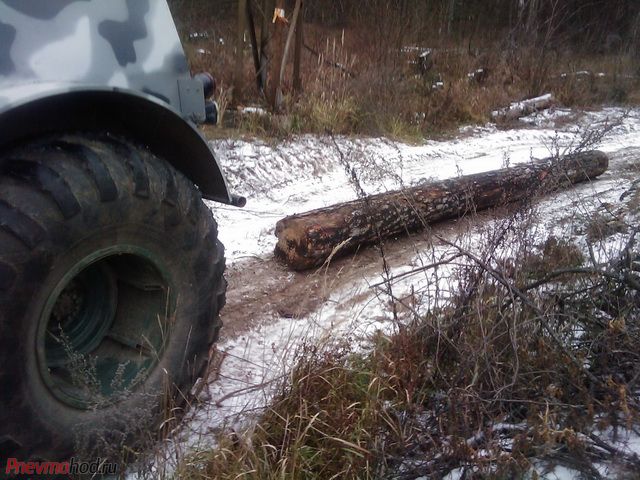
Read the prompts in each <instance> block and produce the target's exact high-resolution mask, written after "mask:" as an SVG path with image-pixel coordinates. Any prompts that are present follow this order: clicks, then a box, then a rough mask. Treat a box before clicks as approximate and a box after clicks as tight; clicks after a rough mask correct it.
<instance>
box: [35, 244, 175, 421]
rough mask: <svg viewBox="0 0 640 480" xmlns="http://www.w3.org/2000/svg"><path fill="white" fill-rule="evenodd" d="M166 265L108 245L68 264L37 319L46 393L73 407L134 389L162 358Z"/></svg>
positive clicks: (167, 308)
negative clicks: (50, 393)
mask: <svg viewBox="0 0 640 480" xmlns="http://www.w3.org/2000/svg"><path fill="white" fill-rule="evenodd" d="M168 271H169V269H168V268H166V265H165V264H164V262H162V261H161V259H159V258H157V257H155V256H153V255H152V254H151V253H150V252H149V251H147V250H145V249H141V248H138V247H133V246H126V245H124V246H114V247H110V248H108V249H105V250H101V251H98V252H95V253H93V254H92V255H89V256H87V257H85V258H83V259H82V260H80V261H79V262H77V263H76V264H74V265H73V267H72V268H70V269H69V270H68V271H67V273H66V274H65V275H64V276H63V278H62V279H61V280H60V281H59V282H58V283H57V285H56V287H55V288H54V289H53V290H52V291H51V293H50V294H49V296H48V298H47V301H46V302H45V306H44V308H43V310H42V313H41V315H40V317H39V322H38V331H37V345H36V350H37V351H36V353H37V357H38V363H39V368H40V372H41V374H42V377H43V380H44V382H45V384H46V385H47V386H48V387H49V390H50V391H51V392H52V393H53V394H54V395H55V396H56V397H57V398H58V399H60V400H62V401H63V402H64V403H66V404H68V405H70V406H73V407H77V408H85V409H88V408H96V407H101V406H105V405H108V404H111V403H113V402H114V401H117V400H118V399H121V398H123V397H124V396H126V395H129V394H131V393H132V392H134V391H135V390H136V389H137V388H138V387H140V385H142V384H143V383H144V382H145V380H146V379H147V378H148V376H149V375H150V373H151V372H152V370H153V369H154V367H155V366H156V365H157V363H158V361H159V359H160V358H161V356H162V352H163V350H164V347H165V345H166V343H167V340H168V337H169V333H170V319H171V317H172V312H173V309H174V306H175V305H174V302H173V299H172V296H173V295H172V293H171V292H172V288H171V284H170V281H169V277H168V275H167V272H168Z"/></svg>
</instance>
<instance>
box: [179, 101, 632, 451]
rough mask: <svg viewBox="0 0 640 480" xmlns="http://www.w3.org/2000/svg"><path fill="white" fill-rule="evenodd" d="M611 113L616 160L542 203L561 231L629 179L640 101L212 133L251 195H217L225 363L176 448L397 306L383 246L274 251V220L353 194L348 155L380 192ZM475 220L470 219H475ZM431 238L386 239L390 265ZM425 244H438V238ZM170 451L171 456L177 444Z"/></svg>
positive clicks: (548, 146)
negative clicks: (408, 128)
mask: <svg viewBox="0 0 640 480" xmlns="http://www.w3.org/2000/svg"><path fill="white" fill-rule="evenodd" d="M613 122H619V125H618V126H617V127H616V128H614V129H613V130H612V131H611V132H610V133H609V135H608V136H607V137H606V138H605V139H604V141H603V142H602V143H601V144H599V145H598V148H599V149H601V150H603V151H605V152H608V153H612V154H613V155H612V164H611V169H610V171H609V172H607V173H606V174H605V175H603V176H602V177H601V179H599V180H598V181H596V182H594V183H591V184H583V185H580V186H578V187H576V188H574V189H571V190H570V191H567V192H560V193H558V194H555V195H553V196H552V197H549V198H548V199H544V200H542V201H541V202H540V204H539V210H540V212H541V218H542V219H543V221H542V224H541V229H543V230H545V231H546V232H555V233H559V234H562V232H566V230H567V228H571V225H567V218H568V216H571V215H574V216H576V217H577V216H580V215H581V214H583V213H588V212H589V211H590V209H597V208H598V206H599V205H602V204H603V203H604V202H615V201H617V199H619V197H620V195H621V193H622V192H624V191H625V188H627V187H628V185H629V184H630V183H631V180H630V179H629V176H628V175H626V176H625V175H621V173H620V172H622V171H624V170H625V169H626V168H627V167H628V164H629V163H633V162H636V158H637V156H636V155H635V154H634V153H633V152H635V149H637V148H640V110H632V111H629V112H625V111H623V110H620V109H615V108H610V109H604V110H601V111H598V112H591V113H584V114H580V115H577V114H574V113H572V112H569V111H564V110H561V111H556V112H554V113H549V112H543V113H541V114H537V115H535V116H532V117H528V118H527V119H525V123H523V126H522V127H521V128H518V129H511V130H499V129H497V128H496V127H495V126H493V125H489V126H485V127H475V128H466V129H462V130H461V131H460V133H459V135H457V136H456V137H455V138H453V139H451V140H446V141H445V140H443V141H426V142H425V143H424V144H421V145H407V144H403V143H396V142H391V141H388V140H385V139H377V138H373V139H347V138H335V139H333V138H329V137H323V138H319V137H314V136H301V137H298V138H294V139H291V140H287V141H283V142H281V143H278V144H267V143H265V142H262V141H253V140H252V141H240V140H228V141H225V140H217V141H213V142H211V144H212V147H213V148H214V150H215V151H216V153H217V155H218V157H219V160H220V162H221V164H222V166H223V168H224V170H225V172H226V174H227V175H228V178H229V183H230V186H231V188H232V190H233V191H234V193H239V194H242V195H245V196H247V197H248V203H247V206H246V208H244V209H236V208H233V207H226V206H220V205H215V204H211V208H212V210H213V212H214V215H215V217H216V218H217V220H218V223H219V227H220V235H221V240H222V241H223V243H224V244H225V246H226V251H227V259H228V260H227V264H228V266H229V270H228V276H229V280H230V290H229V293H228V297H229V302H228V304H227V307H226V308H225V310H224V312H223V321H224V322H225V323H226V324H228V325H229V328H227V329H223V333H222V337H221V340H220V342H219V345H218V351H219V355H218V358H219V360H220V361H221V363H220V365H219V368H218V369H217V371H216V372H215V375H214V376H215V378H211V379H210V382H209V385H208V388H206V389H205V390H204V392H203V396H202V397H203V398H202V400H203V402H202V404H201V405H200V406H199V407H198V408H196V409H195V410H194V411H192V412H191V413H190V414H189V418H188V419H187V420H186V422H185V423H184V425H183V427H182V428H181V430H180V432H179V433H178V434H177V435H176V436H175V437H174V438H172V439H171V440H169V444H168V449H169V450H175V449H179V450H180V451H182V452H184V451H185V450H188V449H193V448H199V447H210V445H211V441H212V438H213V435H215V433H216V432H220V431H223V430H224V429H227V428H233V429H236V430H240V429H242V428H244V427H245V426H246V425H248V424H250V423H251V419H252V418H255V414H256V413H258V412H259V411H260V408H261V407H263V406H264V405H266V403H267V402H268V400H269V398H270V396H271V394H272V392H273V385H274V383H273V382H274V380H277V379H278V378H281V377H282V376H283V375H286V372H287V369H288V367H289V366H290V364H291V361H292V359H293V358H294V357H295V351H296V349H297V348H299V346H300V345H301V344H303V343H304V342H323V341H326V340H328V339H332V338H333V339H335V338H351V339H353V341H354V342H360V341H362V342H364V343H363V348H364V345H365V344H366V341H365V340H364V336H365V334H366V333H369V332H372V331H374V330H376V329H386V328H391V322H389V314H387V313H384V312H386V311H387V310H388V309H386V308H381V303H383V302H385V301H386V300H387V299H385V298H382V297H381V296H380V295H379V292H378V291H377V290H376V289H373V288H371V285H372V284H375V283H377V282H379V281H380V280H381V268H380V261H379V258H378V257H377V254H376V253H375V252H361V254H359V255H358V256H357V257H356V258H354V259H345V260H343V261H341V262H340V263H339V264H338V265H334V266H332V268H331V269H326V270H321V271H317V272H311V273H307V274H294V273H292V272H287V271H286V270H285V269H284V267H282V266H280V265H278V264H277V262H275V261H274V259H273V258H272V257H273V253H272V252H273V248H274V246H275V243H276V238H275V236H274V233H273V232H274V227H275V223H276V222H277V221H278V220H279V219H280V218H282V217H284V216H287V215H291V214H294V213H297V212H303V211H307V210H311V209H314V208H319V207H323V206H327V205H330V204H334V203H337V202H341V201H347V200H352V199H354V198H356V197H357V194H356V190H355V189H354V188H353V185H352V184H351V183H350V181H349V177H348V175H347V174H346V173H345V169H344V159H346V160H347V161H348V162H349V163H350V164H351V165H352V166H354V168H355V169H356V171H357V172H358V175H359V177H360V181H361V183H362V185H363V187H364V189H365V191H366V192H367V193H375V192H379V191H384V190H388V189H396V188H399V187H401V186H407V185H413V184H415V183H418V182H420V181H422V180H424V179H428V178H433V179H443V178H449V177H454V176H457V175H460V174H471V173H478V172H483V171H488V170H493V169H497V168H502V167H504V166H506V165H512V164H516V163H521V162H527V161H529V160H530V159H531V158H542V157H548V156H550V155H551V154H553V153H555V152H556V150H557V149H558V148H560V149H561V150H562V149H564V148H570V147H571V146H572V145H575V144H576V142H578V141H579V139H580V137H581V135H582V137H584V131H588V130H589V129H594V128H595V129H597V128H602V127H604V126H606V125H609V124H611V123H613ZM580 132H583V133H582V134H581V133H580ZM341 156H342V160H341ZM590 205H591V206H590ZM558 218H563V219H564V221H563V223H562V224H560V223H559V222H555V221H554V219H558ZM483 219H484V220H483ZM483 221H490V217H489V216H485V217H482V216H481V217H480V218H479V220H478V221H476V227H478V225H480V224H481V223H482V222H483ZM569 223H570V221H569ZM476 227H474V226H473V224H471V227H469V228H471V229H472V230H473V229H474V228H476ZM438 228H440V230H441V233H442V234H443V235H445V236H447V235H449V236H459V235H460V230H459V229H458V228H456V226H455V222H449V223H447V224H445V225H443V226H441V227H438ZM478 228H480V227H478ZM425 246H426V242H425V241H424V240H423V239H421V238H420V237H416V238H411V239H402V240H399V241H398V242H396V243H394V244H393V245H391V244H390V246H389V251H388V252H387V253H388V255H389V261H390V264H391V268H392V273H393V274H395V275H397V274H399V273H402V272H406V271H408V270H410V269H412V268H415V267H416V266H419V265H420V264H421V263H422V262H426V261H427V260H428V259H427V258H426V257H425V255H426V254H425V253H424V251H423V248H424V247H425ZM442 251H444V247H443V250H442ZM442 251H441V252H439V253H442ZM428 255H431V256H433V255H434V249H433V248H431V250H430V252H428ZM431 258H432V257H431ZM430 281H431V279H429V278H426V277H425V276H422V277H420V276H418V277H416V276H407V277H404V278H403V279H401V280H398V282H397V283H396V285H395V289H396V290H395V295H398V296H402V295H404V294H406V293H407V292H409V291H413V290H415V287H416V284H420V283H421V284H423V285H424V284H425V282H426V283H428V282H430ZM307 295H308V296H313V297H314V299H315V301H313V302H310V303H309V304H308V305H306V307H305V308H303V309H300V310H298V311H297V313H295V314H289V313H290V312H291V311H292V308H291V307H290V306H289V307H287V308H284V307H283V304H284V303H287V302H285V301H284V299H283V297H286V296H288V297H289V298H288V303H287V305H290V304H293V305H296V306H300V305H302V304H304V303H305V297H306V296H307ZM285 311H286V312H285ZM292 317H293V318H292ZM168 457H173V458H175V454H174V455H168Z"/></svg>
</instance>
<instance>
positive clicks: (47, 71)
mask: <svg viewBox="0 0 640 480" xmlns="http://www.w3.org/2000/svg"><path fill="white" fill-rule="evenodd" d="M0 19H1V20H0V90H2V89H4V90H5V92H7V91H8V87H15V86H17V85H22V86H23V85H25V84H33V83H45V82H56V83H60V82H64V83H71V84H81V85H95V86H103V87H104V86H109V87H120V88H128V89H133V90H138V91H141V92H145V93H147V94H150V95H153V96H155V97H157V98H160V99H162V100H164V101H165V102H167V103H170V104H171V105H172V106H173V107H174V108H175V109H176V110H180V97H179V92H178V79H180V78H183V79H184V78H189V68H188V65H187V61H186V58H185V55H184V52H183V50H182V45H181V44H180V39H179V37H178V33H177V31H176V29H175V26H174V23H173V19H172V18H171V12H170V11H169V7H168V5H167V3H166V1H164V0H108V1H107V0H0ZM10 100H11V99H9V98H7V96H6V95H0V111H1V110H2V107H3V106H6V103H10ZM2 103H5V105H2Z"/></svg>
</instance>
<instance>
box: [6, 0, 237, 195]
mask: <svg viewBox="0 0 640 480" xmlns="http://www.w3.org/2000/svg"><path fill="white" fill-rule="evenodd" d="M203 93H204V92H203V85H202V82H200V81H199V80H197V79H194V78H192V77H191V74H190V71H189V66H188V63H187V59H186V57H185V54H184V51H183V49H182V45H181V43H180V38H179V36H178V32H177V31H176V28H175V25H174V22H173V19H172V17H171V12H170V11H169V7H168V5H167V3H166V2H165V1H152V0H135V1H134V0H128V1H126V0H114V1H109V2H100V1H88V0H49V1H39V0H29V1H22V0H4V1H2V2H0V132H2V134H1V136H0V148H2V147H3V146H5V145H8V144H11V143H15V142H19V141H23V140H24V139H25V138H28V137H29V136H31V137H33V136H39V135H42V134H44V133H52V132H56V131H73V130H86V129H92V128H100V129H104V130H109V131H114V132H115V133H118V132H124V133H126V134H128V135H133V136H135V137H136V138H138V139H140V140H141V141H144V142H145V143H146V144H147V145H148V146H149V147H150V148H151V149H152V150H153V151H155V152H156V153H158V154H160V155H161V156H164V157H166V158H171V159H175V162H176V164H175V165H174V166H175V167H176V168H178V169H179V170H180V171H182V172H184V173H185V175H187V177H188V178H190V179H191V180H192V181H193V182H194V183H196V184H197V185H198V186H199V188H200V190H201V191H202V193H203V196H204V197H205V198H208V199H211V200H215V201H219V202H222V203H233V199H232V197H231V195H230V194H229V191H228V188H227V185H226V182H225V179H224V176H223V174H222V171H221V169H220V166H219V164H218V162H217V160H216V159H215V157H214V156H213V153H212V152H211V150H210V149H209V148H208V146H207V145H206V142H205V140H204V139H203V138H202V137H201V136H200V135H199V133H198V132H197V131H196V130H195V129H194V128H193V125H192V124H193V123H203V122H204V121H205V105H204V97H203ZM185 120H186V121H185ZM178 153H179V154H178Z"/></svg>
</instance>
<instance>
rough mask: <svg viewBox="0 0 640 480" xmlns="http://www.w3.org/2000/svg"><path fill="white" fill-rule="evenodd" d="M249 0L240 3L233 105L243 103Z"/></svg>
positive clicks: (240, 0)
mask: <svg viewBox="0 0 640 480" xmlns="http://www.w3.org/2000/svg"><path fill="white" fill-rule="evenodd" d="M246 18H247V0H239V1H238V31H237V32H236V35H237V36H236V64H235V68H234V73H233V85H234V88H233V103H235V104H236V105H238V104H239V103H240V102H241V101H242V87H243V81H244V79H243V68H244V32H245V30H246V28H247V27H246Z"/></svg>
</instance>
